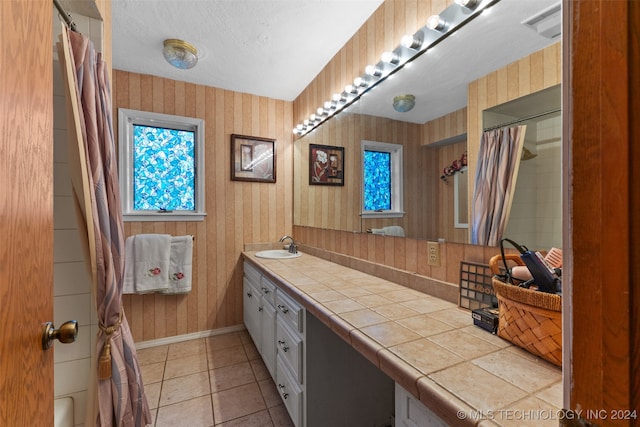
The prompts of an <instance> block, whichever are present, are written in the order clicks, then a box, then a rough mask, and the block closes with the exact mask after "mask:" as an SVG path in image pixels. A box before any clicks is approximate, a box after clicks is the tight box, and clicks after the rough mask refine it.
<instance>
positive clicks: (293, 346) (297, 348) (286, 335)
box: [276, 315, 303, 384]
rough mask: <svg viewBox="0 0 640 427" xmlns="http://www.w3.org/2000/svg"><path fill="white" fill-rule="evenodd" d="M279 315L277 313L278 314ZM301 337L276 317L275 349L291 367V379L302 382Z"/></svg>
mask: <svg viewBox="0 0 640 427" xmlns="http://www.w3.org/2000/svg"><path fill="white" fill-rule="evenodd" d="M278 316H279V315H278ZM302 345H303V342H302V338H301V337H300V335H298V334H297V333H295V332H293V331H291V329H290V328H289V327H288V326H287V325H286V324H285V322H282V321H281V320H279V319H278V321H277V322H276V350H277V352H278V355H279V356H281V357H282V359H283V360H284V362H285V363H286V364H287V365H289V368H291V374H292V376H293V379H294V380H295V381H296V382H298V383H300V384H302V372H303V370H302V354H303V353H302V350H303V349H302Z"/></svg>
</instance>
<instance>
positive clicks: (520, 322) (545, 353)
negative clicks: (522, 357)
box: [490, 263, 562, 366]
mask: <svg viewBox="0 0 640 427" xmlns="http://www.w3.org/2000/svg"><path fill="white" fill-rule="evenodd" d="M490 264H491V263H490ZM492 284H493V288H494V290H495V292H496V297H497V298H498V312H499V314H498V318H499V320H498V335H499V336H500V337H502V338H504V339H506V340H508V341H511V342H512V343H513V344H515V345H517V346H518V347H522V348H524V349H525V350H527V351H529V352H530V353H533V354H535V355H537V356H540V357H541V358H543V359H545V360H547V361H549V362H551V363H553V364H554V365H557V366H562V297H561V296H559V295H554V294H549V293H545V292H538V291H533V290H530V289H526V288H521V287H518V286H514V285H511V284H507V283H504V282H502V281H501V280H500V279H498V278H497V277H493V279H492Z"/></svg>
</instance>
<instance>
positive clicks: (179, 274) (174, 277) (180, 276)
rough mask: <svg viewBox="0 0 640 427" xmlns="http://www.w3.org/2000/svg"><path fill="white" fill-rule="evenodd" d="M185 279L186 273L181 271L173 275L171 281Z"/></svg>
mask: <svg viewBox="0 0 640 427" xmlns="http://www.w3.org/2000/svg"><path fill="white" fill-rule="evenodd" d="M181 279H184V273H182V272H181V271H180V272H178V273H173V276H171V280H176V281H177V280H181Z"/></svg>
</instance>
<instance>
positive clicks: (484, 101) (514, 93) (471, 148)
mask: <svg viewBox="0 0 640 427" xmlns="http://www.w3.org/2000/svg"><path fill="white" fill-rule="evenodd" d="M561 81H562V49H561V47H560V42H558V43H555V44H553V45H551V46H549V47H547V48H545V49H542V50H539V51H537V52H534V53H532V54H531V55H529V56H526V57H524V58H522V59H520V60H519V61H516V62H513V63H511V64H509V65H507V66H506V67H503V68H501V69H499V70H496V71H494V72H493V73H490V74H487V75H486V76H484V77H482V78H480V79H478V80H476V81H473V82H471V83H470V84H469V88H468V95H467V101H468V104H467V113H468V117H467V125H468V132H467V135H468V140H467V141H468V144H467V147H468V161H469V174H470V176H475V171H476V165H477V163H478V149H479V148H480V138H481V136H482V129H483V128H482V111H483V110H486V109H487V108H491V107H495V106H496V105H500V104H502V103H505V102H508V101H512V100H514V99H516V98H520V97H522V96H525V95H530V94H532V93H534V92H538V91H540V90H542V89H546V88H549V87H551V86H555V85H558V84H560V83H561ZM472 196H473V195H472V194H470V196H469V197H470V199H469V200H471V197H472ZM469 206H471V204H469Z"/></svg>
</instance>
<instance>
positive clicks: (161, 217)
mask: <svg viewBox="0 0 640 427" xmlns="http://www.w3.org/2000/svg"><path fill="white" fill-rule="evenodd" d="M206 216H207V214H206V213H204V212H199V213H187V212H183V213H155V212H153V213H152V212H149V213H146V212H145V213H125V214H122V220H123V221H125V222H133V221H155V222H164V221H204V218H205V217H206Z"/></svg>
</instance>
